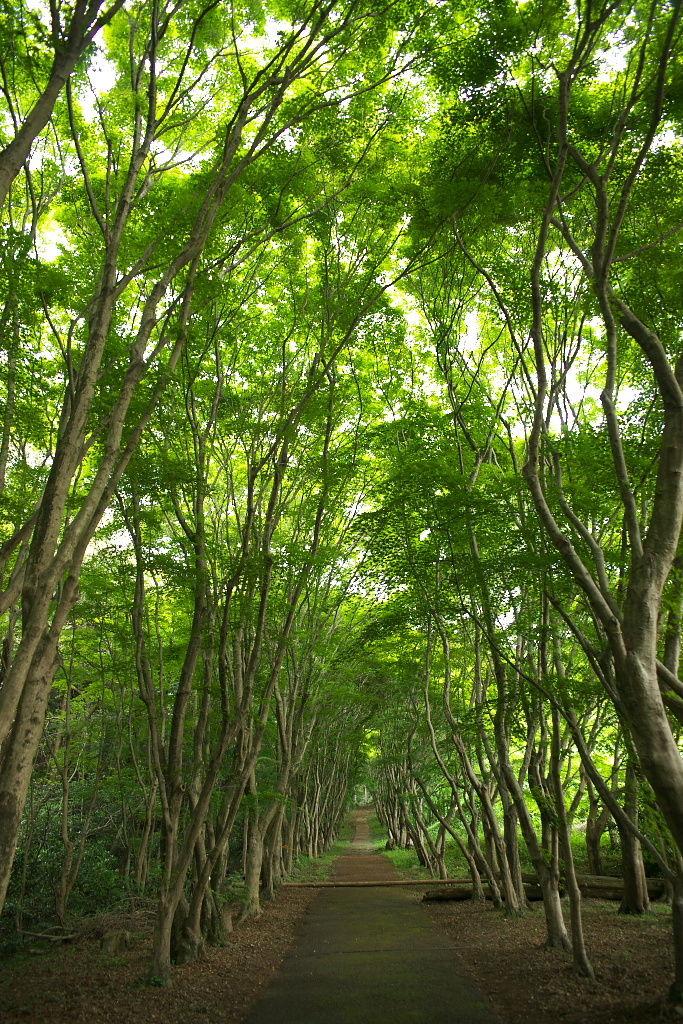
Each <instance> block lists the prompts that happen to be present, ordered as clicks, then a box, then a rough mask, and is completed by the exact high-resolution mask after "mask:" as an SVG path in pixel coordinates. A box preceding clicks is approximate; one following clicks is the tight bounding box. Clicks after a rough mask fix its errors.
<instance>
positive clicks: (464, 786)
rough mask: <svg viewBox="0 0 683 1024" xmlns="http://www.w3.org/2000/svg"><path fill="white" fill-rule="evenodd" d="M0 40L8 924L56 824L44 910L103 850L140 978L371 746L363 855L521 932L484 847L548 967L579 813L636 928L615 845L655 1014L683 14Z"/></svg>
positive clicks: (674, 645)
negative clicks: (473, 902) (127, 903)
mask: <svg viewBox="0 0 683 1024" xmlns="http://www.w3.org/2000/svg"><path fill="white" fill-rule="evenodd" d="M3 32H6V33H8V34H9V33H11V36H12V40H13V42H12V45H11V46H7V47H5V49H4V52H5V53H7V54H8V55H9V56H7V57H4V56H3V57H2V58H0V60H1V61H2V66H1V67H0V70H1V71H2V91H3V96H4V101H5V105H6V117H5V120H4V122H3V125H2V130H3V132H4V138H3V143H4V148H3V149H2V151H1V152H0V198H2V197H3V195H4V200H3V201H4V207H3V218H4V219H3V229H2V230H3V256H2V271H1V273H2V289H3V304H2V310H3V312H2V321H1V322H2V332H3V339H4V341H5V345H4V353H3V359H2V361H1V362H0V378H1V386H2V389H3V396H4V406H3V424H2V437H1V439H0V501H1V502H2V504H1V506H0V514H1V516H2V529H3V539H2V547H1V548H0V564H1V566H2V573H3V575H2V606H1V608H0V612H2V614H3V616H4V618H3V628H4V631H5V640H4V646H3V658H2V665H1V683H2V685H1V687H0V742H1V743H2V754H1V757H0V811H1V813H0V901H1V900H4V897H5V894H6V892H7V889H8V886H9V884H10V879H11V878H12V885H13V886H14V889H13V893H15V892H19V893H21V891H22V889H23V891H24V892H25V891H26V879H27V877H28V871H29V869H30V867H31V864H32V863H34V862H35V863H36V864H37V863H38V862H39V860H40V857H43V856H45V855H46V854H44V852H43V851H42V850H40V849H39V843H36V838H37V837H38V835H39V829H38V823H39V822H40V820H41V818H40V815H41V814H42V813H43V810H44V808H45V807H46V806H47V804H46V803H45V801H49V800H50V799H53V800H54V795H55V793H57V794H59V796H58V803H59V834H60V844H61V851H62V853H60V856H59V857H57V858H56V861H57V862H58V863H59V876H60V881H59V883H58V885H57V898H56V907H57V913H58V916H59V917H60V918H61V919H62V920H63V919H64V917H65V915H66V913H67V906H68V898H69V893H70V890H73V886H74V884H75V880H76V877H77V873H78V872H79V871H80V870H82V865H83V863H85V862H84V860H83V858H84V857H85V856H86V851H87V848H88V842H89V840H88V836H89V835H90V836H91V837H92V836H93V835H94V834H96V832H95V831H94V830H97V829H102V833H103V834H105V833H107V829H109V831H111V830H112V829H113V831H114V834H115V836H116V837H117V840H116V845H117V848H119V849H120V870H121V871H122V872H123V876H124V877H125V878H126V879H130V880H132V879H133V878H134V881H135V885H136V886H137V887H138V888H139V889H140V890H141V891H147V890H149V889H150V888H151V889H153V891H154V893H155V897H156V898H157V899H158V904H157V918H156V931H155V945H154V950H155V951H154V962H153V964H152V968H151V974H152V975H153V976H154V977H156V978H158V979H161V980H162V981H163V982H164V983H166V982H168V980H169V977H170V962H171V959H172V957H187V956H194V955H197V954H198V952H199V951H200V950H201V948H202V945H203V943H204V942H206V941H220V938H221V933H222V928H223V926H224V921H223V911H222V906H223V897H224V895H225V887H226V878H227V877H228V876H229V874H230V872H231V870H232V868H233V867H235V866H239V867H240V869H241V871H242V872H243V875H244V883H245V886H246V899H245V905H244V911H243V913H244V914H250V913H257V912H258V906H259V898H260V893H262V891H263V889H264V887H265V891H266V892H267V893H272V892H273V891H274V889H275V888H276V887H277V885H278V884H279V882H280V880H281V878H282V876H283V873H287V872H288V871H289V870H290V869H291V866H292V857H293V855H294V853H293V851H295V850H296V849H302V848H303V849H305V852H306V853H308V854H313V855H314V854H315V853H316V852H318V851H319V850H320V849H321V848H323V847H325V846H326V845H327V844H328V842H329V839H330V837H331V835H332V834H333V833H334V830H335V827H336V826H337V824H338V822H339V819H340V816H341V814H342V812H343V808H344V805H345V800H346V794H347V792H348V786H349V785H350V784H351V783H353V782H355V781H356V780H357V779H358V778H359V774H358V773H359V771H360V765H361V762H362V759H363V757H364V753H363V751H364V749H365V742H366V733H367V730H370V731H371V733H372V734H373V736H374V739H373V741H372V742H373V743H374V744H375V745H376V746H378V747H379V749H380V751H381V756H380V757H379V758H377V759H375V760H376V763H375V768H374V769H373V770H374V771H375V783H374V785H376V792H377V800H378V806H379V808H380V810H381V813H382V815H383V817H384V820H385V821H386V823H387V825H388V826H389V827H390V829H391V830H392V832H393V833H394V836H395V839H396V841H399V842H401V841H403V840H404V839H405V838H406V836H407V835H408V833H410V835H411V837H412V841H413V842H414V843H416V845H418V848H419V850H420V855H421V857H422V858H423V860H424V861H425V863H428V864H431V865H432V866H433V867H434V870H435V871H441V872H442V873H443V871H444V864H445V861H444V850H445V843H446V837H447V836H450V837H451V839H452V840H453V842H455V843H456V844H458V845H459V847H460V849H461V850H462V854H463V856H464V857H465V860H466V861H467V863H468V865H469V866H470V870H471V872H472V878H473V883H474V890H475V892H476V893H479V892H480V891H481V879H482V877H485V878H486V879H487V880H488V881H489V884H490V885H491V888H492V891H493V893H494V895H495V897H496V899H501V900H503V899H504V901H505V906H506V908H507V910H508V912H511V913H517V912H521V910H522V909H523V907H524V896H523V890H522V885H521V882H522V879H521V868H520V863H521V860H520V854H519V840H520V834H521V838H522V840H523V842H524V843H525V844H526V847H527V849H528V854H529V858H530V860H531V863H532V864H533V867H534V869H535V871H536V874H537V877H538V881H539V884H540V886H541V888H542V891H543V896H544V906H545V913H546V919H547V922H548V933H549V940H550V941H551V942H552V943H553V944H555V945H560V946H564V947H566V948H569V946H571V947H572V949H573V953H574V957H575V960H576V963H577V966H578V967H579V969H580V970H582V971H583V972H584V973H586V974H590V973H591V967H590V963H589V958H588V954H587V953H586V951H585V949H584V946H583V941H582V938H581V926H580V908H579V893H578V888H577V886H576V884H575V882H574V881H572V879H573V869H572V852H571V823H572V819H573V818H576V816H577V814H578V815H581V814H582V813H583V810H584V808H585V809H586V812H587V830H588V831H587V834H588V832H590V836H589V838H590V842H591V844H592V845H591V849H592V857H593V860H594V863H595V866H596V868H597V867H598V866H599V846H598V845H596V836H597V835H598V833H599V832H600V829H601V828H604V826H605V823H606V821H607V820H608V817H609V816H610V815H611V816H612V818H613V819H614V821H615V822H616V825H617V827H618V828H619V830H620V834H621V845H622V851H623V856H624V870H625V872H626V875H627V878H628V880H629V886H628V887H627V895H626V897H625V906H628V907H629V908H630V909H634V910H643V909H645V906H646V903H647V892H646V887H645V886H644V880H643V877H644V873H643V868H642V855H641V852H640V849H641V848H640V846H639V843H644V844H645V846H646V849H647V851H648V855H649V856H650V857H651V858H652V859H653V860H654V861H656V862H657V863H658V864H659V866H660V868H661V871H662V872H663V873H664V875H665V876H666V877H667V878H668V880H669V882H670V888H671V892H672V906H673V909H674V923H675V928H674V932H675V939H676V948H677V973H676V980H675V984H674V987H673V990H672V994H673V997H674V998H675V999H676V1000H680V999H681V998H682V997H683V871H682V869H681V859H680V858H681V852H683V802H682V801H683V765H682V764H681V756H680V749H679V736H678V725H679V722H680V721H681V712H682V709H683V705H682V703H681V700H682V698H683V683H681V682H680V680H679V678H678V660H679V649H680V620H681V595H682V593H683V591H682V590H681V578H680V575H679V563H678V561H677V549H678V543H679V535H680V525H681V515H682V513H683V475H682V474H681V464H680V463H681V459H683V437H682V436H681V432H682V431H683V419H682V416H683V393H682V392H681V384H680V382H679V376H680V373H679V371H678V370H677V365H678V364H677V360H678V356H679V354H680V332H681V322H680V321H681V313H680V301H679V292H680V288H679V287H678V285H679V282H678V275H679V270H678V268H679V266H680V258H679V241H678V232H679V229H680V225H681V224H682V223H683V215H682V213H683V211H682V210H681V209H680V204H681V200H680V196H681V194H682V191H681V188H680V184H681V180H680V179H681V168H680V145H679V141H678V139H679V135H680V131H679V129H680V124H679V122H680V116H681V110H680V101H679V93H680V61H681V52H680V51H681V29H680V4H679V3H677V2H671V3H669V2H661V0H657V2H651V3H640V2H637V3H632V4H628V5H623V4H621V5H620V4H618V3H614V2H612V3H609V2H607V3H603V4H600V5H598V6H597V7H596V6H595V5H594V4H593V3H591V2H585V3H583V2H578V3H576V4H575V5H574V6H572V7H569V6H567V5H565V4H562V3H547V2H538V3H530V4H527V5H525V6H524V7H523V8H520V7H518V6H516V5H513V4H509V5H508V4H505V3H501V4H498V5H496V6H495V8H492V9H485V8H483V7H480V6H478V5H476V4H468V3H463V4H461V5H457V6H456V5H448V6H444V5H440V4H433V5H427V6H426V7H425V8H424V9H420V10H418V11H416V12H413V11H412V10H411V9H410V8H409V7H406V6H405V5H401V4H399V3H389V4H383V3H372V2H366V0H364V2H360V0H351V2H350V3H348V4H345V5H341V6H340V5H339V4H333V3H329V4H325V3H321V4H318V3H313V4H310V5H308V6H306V5H304V6H302V5H300V4H298V3H292V4H284V5H283V4H278V5H274V6H269V5H263V6H258V5H256V6H254V5H246V6H245V7H244V9H241V8H237V7H235V6H234V5H228V4H223V3H219V2H212V3H208V4H202V3H199V4H195V3H193V2H190V0H176V3H174V4H160V3H159V2H158V0H155V2H153V3H150V2H144V3H137V4H135V3H127V2H125V0H122V2H121V3H115V4H113V5H110V6H109V7H105V6H104V5H101V4H98V3H97V2H94V3H91V4H90V6H86V5H83V4H81V3H80V0H78V2H77V3H75V4H74V5H73V6H72V7H69V8H67V7H65V6H62V7H60V8H55V10H54V11H53V12H52V22H51V24H46V23H43V22H42V21H41V16H40V15H39V14H37V13H36V12H35V11H34V10H33V8H31V7H28V6H26V7H19V8H14V9H13V10H12V11H5V12H3ZM3 175H4V177H3ZM3 181H4V182H5V185H4V186H3ZM3 187H4V189H5V191H4V193H3V192H2V188H3ZM53 250H54V251H53ZM46 722H47V729H46V728H45V724H46ZM639 787H640V788H641V789H642V792H643V793H645V794H647V796H648V801H649V804H648V806H649V807H650V816H649V818H648V825H647V828H646V829H645V825H643V826H642V829H641V828H640V827H639V819H638V802H639V800H638V789H639ZM105 794H106V797H107V798H106V800H105ZM104 807H107V808H108V810H107V811H106V812H104V811H103V808H104ZM53 810H54V809H53ZM608 812H609V813H608ZM107 815H108V816H109V820H108V821H107V820H106V819H107ZM22 821H23V825H22ZM76 822H78V824H76ZM432 825H434V826H435V829H434V828H430V826H432ZM643 829H645V831H643ZM22 830H23V831H22ZM20 835H21V836H22V838H23V840H24V843H23V849H22V858H20V860H19V861H18V863H17V869H18V870H15V872H14V876H12V864H13V861H14V854H15V850H16V847H17V842H18V840H19V837H20ZM238 839H239V842H238ZM31 844H35V845H31ZM31 848H32V849H33V850H34V851H35V852H36V856H35V857H34V860H33V861H32V860H31V854H30V849H31ZM38 854H39V856H38ZM560 865H561V867H562V870H563V871H564V874H565V877H566V880H567V886H568V889H569V893H570V897H571V910H572V915H571V940H570V938H569V936H568V933H567V930H566V926H565V923H564V921H563V918H562V908H561V905H560V902H559V876H560V870H561V868H560ZM22 872H23V874H22ZM131 884H132V883H131ZM13 898H14V896H13ZM19 905H21V900H19Z"/></svg>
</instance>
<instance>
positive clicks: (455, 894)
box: [422, 885, 543, 903]
mask: <svg viewBox="0 0 683 1024" xmlns="http://www.w3.org/2000/svg"><path fill="white" fill-rule="evenodd" d="M483 888H484V896H485V897H486V899H487V900H490V899H493V896H492V895H491V889H490V887H489V886H488V885H485V886H484V887H483ZM524 892H525V894H526V898H527V899H528V900H529V901H530V902H532V903H536V902H538V901H539V900H542V899H543V893H542V892H541V887H540V885H525V886H524ZM471 899H472V886H471V885H469V886H464V885H461V886H457V887H454V888H452V889H428V890H427V892H426V893H425V894H424V896H423V897H422V901H423V902H425V903H437V902H438V903H441V902H446V901H447V900H451V901H454V902H461V901H463V900H471Z"/></svg>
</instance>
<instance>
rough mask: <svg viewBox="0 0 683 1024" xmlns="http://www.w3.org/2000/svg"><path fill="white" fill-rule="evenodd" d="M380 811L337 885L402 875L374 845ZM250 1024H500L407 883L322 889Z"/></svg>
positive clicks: (362, 821) (361, 834) (362, 818)
mask: <svg viewBox="0 0 683 1024" xmlns="http://www.w3.org/2000/svg"><path fill="white" fill-rule="evenodd" d="M370 814H371V811H370V810H366V809H362V810H359V811H355V812H354V813H353V815H352V818H351V822H352V824H353V825H354V826H355V836H354V838H353V840H352V842H351V844H350V846H349V848H348V852H347V853H345V854H343V855H342V856H341V857H339V859H338V860H337V861H336V865H335V866H336V871H335V874H334V880H335V881H340V882H356V881H382V880H390V879H395V878H397V877H398V876H397V875H396V872H395V870H394V867H393V865H392V864H391V862H390V861H389V860H388V858H387V857H383V856H381V854H377V853H373V852H372V847H371V845H370V843H369V829H368V819H369V817H370ZM248 1024H498V1018H497V1017H496V1016H495V1015H494V1014H493V1012H492V1011H491V1010H490V1009H489V1008H488V1007H487V1006H486V1004H485V1003H484V999H483V997H482V995H481V993H480V992H479V990H478V989H477V987H476V985H475V984H474V982H473V981H472V979H471V978H470V977H469V975H468V974H467V972H466V971H465V968H464V966H463V963H462V961H461V960H460V958H459V957H458V955H457V952H456V947H455V946H454V945H453V944H452V943H451V942H450V941H449V939H448V938H447V937H446V936H445V935H444V934H443V933H442V932H441V931H440V930H439V929H438V928H437V926H436V925H435V924H433V923H432V921H431V920H430V918H429V916H428V915H427V914H425V913H424V912H423V911H422V909H421V908H420V907H419V906H418V905H417V904H416V893H415V892H414V891H413V892H411V891H410V890H409V889H407V888H403V887H400V886H396V887H393V886H392V887H387V888H376V889H375V888H358V889H355V888H348V889H347V888H341V889H322V890H321V891H320V894H319V895H318V896H317V897H316V899H315V900H314V901H313V903H312V904H311V906H310V909H309V912H308V915H307V917H306V918H305V920H304V925H303V928H302V931H301V934H300V935H299V937H298V939H297V940H296V942H295V943H294V945H293V946H292V948H291V949H290V951H289V953H288V954H287V956H286V957H285V960H284V963H283V965H282V968H281V970H280V972H279V974H278V976H277V978H276V979H275V981H274V982H273V984H272V985H271V986H270V987H269V988H268V989H267V990H266V992H265V995H264V996H263V997H262V998H261V999H260V1000H259V1002H258V1003H257V1004H256V1006H255V1007H254V1010H253V1013H252V1015H251V1017H250V1018H249V1021H248Z"/></svg>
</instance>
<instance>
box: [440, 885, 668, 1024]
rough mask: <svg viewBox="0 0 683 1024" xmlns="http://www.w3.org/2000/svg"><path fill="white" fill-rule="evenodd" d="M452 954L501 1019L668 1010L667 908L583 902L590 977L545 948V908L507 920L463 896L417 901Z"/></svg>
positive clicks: (571, 1018)
mask: <svg viewBox="0 0 683 1024" xmlns="http://www.w3.org/2000/svg"><path fill="white" fill-rule="evenodd" d="M423 906H424V907H425V910H426V912H428V913H429V914H431V916H432V918H433V920H434V921H436V922H437V923H438V924H439V925H440V926H441V928H443V930H444V931H445V932H446V934H447V935H449V937H450V938H451V939H452V940H453V941H454V943H455V944H456V946H457V947H458V951H459V952H460V955H461V956H462V958H463V960H464V961H465V963H466V964H467V967H468V969H469V971H470V973H471V974H472V975H473V977H474V978H475V979H476V981H477V983H478V985H479V987H480V989H481V990H482V991H483V992H484V993H485V994H486V995H487V997H488V999H489V1001H490V1003H491V1005H492V1006H493V1008H494V1009H495V1011H496V1012H497V1014H498V1016H499V1017H500V1019H501V1021H502V1022H503V1024H559V1022H561V1024H651V1022H654V1021H659V1020H663V1019H664V1020H666V1019H670V1018H671V1017H674V1019H678V1020H680V1019H681V1018H680V1017H679V1016H677V1014H674V1013H673V1011H671V1009H670V1008H669V1007H667V1005H666V998H665V997H666V992H667V989H668V987H669V984H670V982H671V971H672V969H673V951H672V945H671V926H670V920H669V918H670V911H669V910H668V908H667V907H664V906H655V907H654V910H653V912H652V913H651V914H648V915H646V916H644V917H642V918H637V917H629V916H624V915H620V914H618V913H617V904H616V903H607V902H602V901H598V900H586V901H585V902H584V931H585V936H586V945H587V948H588V953H589V957H590V959H591V962H592V965H593V969H594V971H595V974H596V980H595V981H587V980H586V979H585V978H581V977H579V976H578V975H577V974H576V973H575V972H574V970H573V969H572V964H571V958H570V957H568V956H567V955H566V954H564V953H560V952H555V951H552V950H547V949H544V948H543V943H544V939H545V926H544V921H543V911H542V909H541V908H540V907H539V909H537V910H534V911H532V912H530V913H528V914H527V915H526V916H525V917H524V918H522V919H521V920H509V919H506V918H504V917H502V916H501V914H500V913H499V912H497V911H495V910H494V909H493V906H492V905H491V904H487V905H485V906H482V905H480V904H474V903H471V902H469V901H467V902H464V903H440V904H435V903H431V904H423Z"/></svg>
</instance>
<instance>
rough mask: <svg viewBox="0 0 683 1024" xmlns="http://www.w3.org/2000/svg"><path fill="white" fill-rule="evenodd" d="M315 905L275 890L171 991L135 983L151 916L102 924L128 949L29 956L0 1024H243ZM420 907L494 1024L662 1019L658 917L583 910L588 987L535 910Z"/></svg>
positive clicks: (598, 907) (663, 931) (667, 949)
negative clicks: (519, 913) (485, 1002)
mask: <svg viewBox="0 0 683 1024" xmlns="http://www.w3.org/2000/svg"><path fill="white" fill-rule="evenodd" d="M413 891H415V890H413ZM315 894H316V890H314V889H296V888H295V889H290V888H286V889H284V890H283V891H281V892H280V894H279V895H278V897H277V899H276V900H275V901H274V902H272V903H267V904H265V906H264V913H263V915H262V917H261V918H260V919H259V920H258V921H253V922H249V923H247V924H245V925H243V926H241V927H240V928H238V929H237V930H236V931H235V932H234V933H233V935H232V939H231V942H230V944H229V946H228V947H227V948H225V949H211V950H210V951H209V952H208V954H207V955H206V957H205V958H204V959H202V960H200V961H198V962H196V963H191V964H187V965H185V966H184V967H176V968H174V973H173V987H172V988H171V989H170V990H165V989H159V988H150V987H148V986H146V985H144V983H143V978H144V974H145V970H146V967H147V963H148V961H149V949H150V924H151V921H150V916H149V915H147V916H145V915H143V914H138V915H134V916H131V917H130V918H126V917H118V918H116V919H112V920H110V921H109V922H107V924H108V926H109V927H112V926H116V927H122V928H128V929H130V930H131V931H132V932H133V945H132V947H131V949H129V950H127V951H125V952H124V953H120V954H116V955H110V954H106V953H104V952H102V951H101V950H100V948H99V940H98V939H97V938H96V937H90V938H88V937H87V933H86V936H85V937H83V938H82V939H80V940H79V941H78V942H76V943H75V944H73V945H72V946H69V947H66V948H60V949H54V948H50V949H47V950H46V949H44V948H42V949H39V948H37V947H36V948H35V951H34V952H32V953H26V954H24V955H23V956H22V957H14V958H12V959H11V960H9V961H7V962H6V964H5V965H4V966H2V968H0V1022H2V1024H5V1022H10V1021H12V1022H14V1021H31V1020H33V1021H40V1022H41V1024H43V1022H44V1024H85V1022H86V1021H87V1022H100V1021H109V1022H117V1024H143V1022H144V1024H149V1022H152V1024H153V1022H158V1024H213V1022H216V1024H218V1022H220V1024H241V1022H243V1021H245V1020H246V1018H247V1017H248V1015H249V1011H250V1008H251V1006H252V1005H253V1003H254V1001H255V999H256V998H257V997H258V994H259V992H260V991H261V990H262V989H263V987H264V986H265V985H267V984H268V982H269V981H270V979H271V978H272V977H273V976H274V974H275V972H276V971H277V968H278V965H279V963H280V962H281V960H282V957H283V956H284V954H285V952H286V950H287V949H288V947H289V946H290V945H291V943H292V941H293V939H294V937H295V935H296V933H297V930H298V928H299V927H300V925H301V921H302V919H303V917H304V915H305V913H306V909H307V907H308V905H309V903H310V901H311V900H312V899H314V898H315ZM415 896H416V898H419V897H418V892H417V891H415ZM423 906H424V912H425V913H428V914H431V915H432V917H433V918H434V920H435V921H437V923H438V924H439V925H440V926H441V927H442V928H443V929H444V931H445V932H446V933H447V934H449V935H450V937H451V938H452V939H453V941H454V942H455V944H456V945H457V947H458V950H459V952H460V954H461V955H462V957H463V959H464V961H465V963H466V965H467V967H468V969H469V970H470V971H471V973H472V975H473V976H474V977H475V979H476V980H477V982H478V984H479V986H480V988H481V989H482V991H483V992H484V993H485V994H486V995H487V996H488V998H489V1000H490V1002H491V1004H492V1006H493V1007H494V1009H495V1010H496V1012H497V1013H498V1015H499V1017H500V1019H501V1021H502V1022H503V1024H522V1022H523V1024H558V1022H562V1024H598V1022H599V1024H646V1022H647V1024H651V1022H654V1021H657V1020H662V1019H665V1018H667V1017H669V1016H670V1011H668V1010H667V1008H666V1005H665V1001H664V995H665V993H666V989H667V987H668V984H669V978H670V972H671V964H672V953H671V940H670V928H669V921H668V912H667V911H666V908H664V907H656V909H655V912H654V913H653V914H651V915H648V916H647V917H645V918H642V919H636V918H629V917H620V916H619V915H618V914H617V913H616V904H614V903H598V902H596V901H587V902H586V904H585V928H586V937H587V944H588V947H589V952H590V955H591V958H592V961H593V965H594V967H595V970H596V974H597V980H596V981H595V982H587V981H585V980H583V979H581V978H579V977H577V976H576V975H575V974H574V972H573V970H572V967H571V962H570V960H569V958H568V957H566V956H565V955H563V954H560V953H554V952H549V951H546V950H545V949H543V937H544V926H543V914H542V911H541V910H537V911H535V912H533V913H531V914H528V915H527V916H526V917H525V918H524V919H522V920H521V921H520V920H515V921H511V920H506V919H505V918H503V917H501V916H500V915H499V914H498V913H497V912H496V911H494V910H493V908H492V907H491V906H490V904H489V905H486V906H483V907H482V906H479V905H474V904H471V903H469V902H467V903H457V904H444V903H442V904H424V905H423ZM95 934H96V932H95ZM91 935H92V930H91ZM679 1019H680V1018H679ZM321 1024H324V1022H321Z"/></svg>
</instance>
